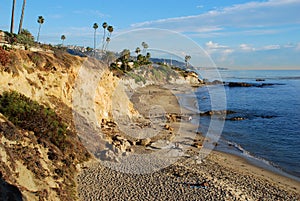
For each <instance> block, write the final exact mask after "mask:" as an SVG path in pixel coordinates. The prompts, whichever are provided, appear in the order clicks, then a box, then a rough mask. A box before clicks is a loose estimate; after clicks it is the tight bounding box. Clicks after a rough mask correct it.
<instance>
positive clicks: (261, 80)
mask: <svg viewBox="0 0 300 201" xmlns="http://www.w3.org/2000/svg"><path fill="white" fill-rule="evenodd" d="M255 81H257V82H264V81H266V80H265V79H261V78H257V79H256V80H255Z"/></svg>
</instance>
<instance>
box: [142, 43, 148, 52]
mask: <svg viewBox="0 0 300 201" xmlns="http://www.w3.org/2000/svg"><path fill="white" fill-rule="evenodd" d="M142 46H143V48H144V49H143V53H145V52H146V51H147V49H148V47H149V45H148V44H147V43H146V42H142Z"/></svg>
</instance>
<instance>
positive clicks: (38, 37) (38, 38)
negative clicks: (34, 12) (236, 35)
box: [36, 24, 42, 42]
mask: <svg viewBox="0 0 300 201" xmlns="http://www.w3.org/2000/svg"><path fill="white" fill-rule="evenodd" d="M41 26H42V24H40V25H39V32H38V36H37V40H36V41H37V42H39V40H40V32H41Z"/></svg>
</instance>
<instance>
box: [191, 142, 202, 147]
mask: <svg viewBox="0 0 300 201" xmlns="http://www.w3.org/2000/svg"><path fill="white" fill-rule="evenodd" d="M192 146H193V147H196V148H201V147H202V142H194V143H193V145H192Z"/></svg>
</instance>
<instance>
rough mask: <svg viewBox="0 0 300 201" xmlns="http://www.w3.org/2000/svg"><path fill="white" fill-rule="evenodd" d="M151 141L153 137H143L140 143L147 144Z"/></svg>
mask: <svg viewBox="0 0 300 201" xmlns="http://www.w3.org/2000/svg"><path fill="white" fill-rule="evenodd" d="M150 143H151V139H150V138H145V139H141V140H140V145H142V146H147V145H149V144H150Z"/></svg>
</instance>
